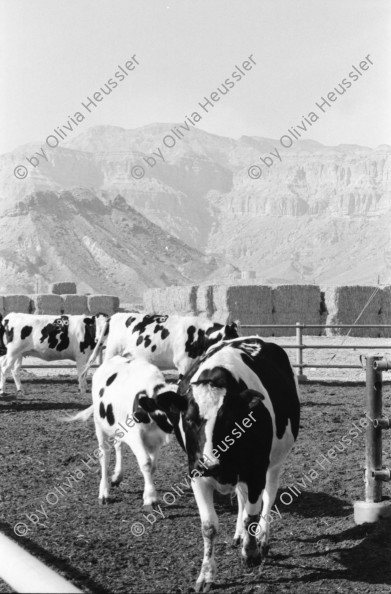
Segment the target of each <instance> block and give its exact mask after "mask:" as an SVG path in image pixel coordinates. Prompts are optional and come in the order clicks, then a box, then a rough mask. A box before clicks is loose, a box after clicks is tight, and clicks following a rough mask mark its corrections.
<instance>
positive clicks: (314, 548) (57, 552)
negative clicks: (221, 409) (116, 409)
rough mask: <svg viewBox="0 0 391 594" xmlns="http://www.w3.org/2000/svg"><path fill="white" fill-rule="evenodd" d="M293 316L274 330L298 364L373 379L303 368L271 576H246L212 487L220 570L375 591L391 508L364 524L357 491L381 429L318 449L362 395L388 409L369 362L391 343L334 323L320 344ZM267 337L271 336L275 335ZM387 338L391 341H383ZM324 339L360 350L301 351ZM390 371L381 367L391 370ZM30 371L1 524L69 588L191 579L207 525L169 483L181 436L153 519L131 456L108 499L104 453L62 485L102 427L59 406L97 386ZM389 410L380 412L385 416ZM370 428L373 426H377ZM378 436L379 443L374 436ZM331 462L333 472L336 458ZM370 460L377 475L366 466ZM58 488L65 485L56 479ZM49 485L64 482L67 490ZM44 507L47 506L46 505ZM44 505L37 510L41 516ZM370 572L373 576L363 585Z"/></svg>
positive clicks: (234, 585) (348, 423) (263, 585)
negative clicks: (340, 358) (319, 379)
mask: <svg viewBox="0 0 391 594" xmlns="http://www.w3.org/2000/svg"><path fill="white" fill-rule="evenodd" d="M285 327H288V326H283V325H280V326H277V327H276V328H277V329H278V330H281V329H283V328H285ZM354 327H357V326H356V325H355V326H354ZM365 327H369V328H372V327H373V326H369V325H368V326H363V328H364V329H365ZM376 327H379V328H382V329H383V330H384V329H389V328H391V326H384V325H383V326H376ZM293 328H294V329H295V336H291V337H289V338H290V339H291V340H292V342H289V340H288V339H287V338H286V337H284V336H278V337H276V342H277V341H279V342H280V344H281V346H284V347H285V348H286V349H292V350H293V349H296V352H295V354H296V357H295V359H294V360H293V358H292V361H294V367H295V368H296V369H297V370H298V372H299V374H300V372H301V375H304V373H305V372H306V371H307V370H309V369H310V368H313V367H319V368H327V369H330V370H333V369H334V370H338V369H342V370H348V369H352V371H355V372H357V375H359V377H360V382H361V383H362V384H363V382H364V380H365V371H364V367H366V369H367V371H366V377H367V387H366V388H365V392H364V386H362V387H361V388H358V387H357V386H349V385H346V384H344V385H339V384H336V383H335V382H334V383H333V381H330V382H329V383H328V384H327V385H326V384H324V383H323V385H321V384H316V382H312V381H310V382H306V381H305V378H303V377H302V378H301V379H302V380H304V381H303V387H302V397H303V408H302V411H303V425H302V428H301V429H300V433H299V440H298V443H297V447H296V446H295V453H294V456H293V457H292V460H291V462H290V464H289V465H287V467H286V469H285V470H284V474H283V480H282V489H281V490H280V491H279V493H278V495H277V500H276V501H277V505H278V508H279V511H280V513H281V518H276V520H275V522H274V523H273V524H272V538H273V542H272V552H271V556H270V558H268V560H267V562H266V564H265V567H264V569H263V573H262V576H257V575H254V574H248V575H245V576H243V574H242V570H241V568H240V564H239V562H238V559H237V551H236V550H231V546H230V544H228V543H230V542H231V538H232V534H233V527H234V526H233V516H234V514H235V512H236V501H235V500H234V501H228V500H226V499H223V496H219V497H217V507H218V510H219V516H220V517H221V535H220V538H219V547H220V565H221V568H222V571H221V576H222V579H221V582H220V584H219V587H220V588H223V589H224V591H226V592H227V593H228V594H236V592H238V591H239V589H238V588H239V584H240V591H249V592H250V591H255V590H251V589H252V588H255V587H256V588H257V591H259V592H260V594H262V593H264V592H265V594H266V592H269V591H275V592H278V593H283V592H286V591H288V590H289V588H288V590H287V584H288V583H291V582H292V583H293V584H294V586H295V587H297V588H298V589H300V592H303V593H305V594H311V593H312V592H313V591H319V592H326V591H330V583H332V584H333V585H334V586H335V588H336V589H337V587H338V589H339V590H338V591H342V592H345V591H346V592H349V591H353V590H351V589H349V588H355V589H354V591H355V592H357V593H358V594H364V593H365V592H374V591H376V592H380V593H382V594H385V593H386V592H387V591H389V590H387V589H386V588H388V587H389V585H390V584H391V568H390V569H388V565H387V566H386V565H385V563H386V559H387V554H388V553H389V550H390V546H391V542H390V536H389V535H391V531H390V527H391V526H390V521H391V520H387V518H386V519H385V520H384V521H382V522H376V523H374V524H373V525H371V526H370V527H369V528H368V526H369V525H368V524H363V525H357V526H355V527H352V524H353V504H354V503H355V502H356V501H358V500H359V499H360V495H361V494H362V493H361V492H362V490H363V481H362V470H363V466H364V464H365V465H367V460H368V458H367V460H365V456H364V452H365V449H366V448H368V447H370V448H372V446H368V445H367V444H368V435H370V433H371V432H370V430H372V429H371V428H370V427H367V428H366V429H365V430H363V431H362V433H359V434H358V435H357V437H356V436H354V435H352V433H349V435H350V437H351V444H350V445H349V446H348V447H346V449H345V451H344V453H343V454H338V453H337V456H336V457H335V456H334V459H330V460H328V461H325V459H323V458H321V456H324V455H327V452H328V451H330V450H331V449H332V448H333V447H334V446H335V442H336V441H337V440H338V439H339V438H341V437H342V435H343V436H344V437H345V436H346V435H348V430H350V431H352V430H353V426H354V425H353V422H356V423H357V424H358V425H359V418H360V415H361V414H362V409H363V408H365V409H366V410H367V411H369V414H370V416H371V417H372V418H373V419H377V418H380V419H382V414H381V413H382V411H381V410H380V412H379V409H378V408H377V411H372V409H371V408H369V405H368V404H367V402H368V400H367V399H368V398H369V394H370V391H373V390H376V393H377V395H379V394H381V392H382V391H381V389H380V390H379V384H378V383H377V382H378V380H379V369H377V370H373V366H371V364H370V361H372V362H377V361H383V360H385V359H386V358H385V357H383V356H380V355H379V354H378V353H379V352H380V351H381V350H383V352H384V350H385V349H386V351H385V352H387V350H388V352H389V348H390V344H391V341H389V340H388V339H387V338H383V339H381V338H378V339H376V341H377V344H370V343H371V340H370V339H365V338H360V339H358V338H356V339H355V340H356V341H357V344H356V345H355V346H354V345H348V344H346V342H347V340H346V339H347V338H348V337H346V336H338V337H333V340H334V341H337V343H340V344H330V343H331V339H330V338H329V337H327V336H322V337H311V339H312V340H316V341H318V342H319V345H318V346H317V345H314V344H310V342H311V341H310V337H307V336H306V335H305V328H306V325H305V324H300V323H298V324H296V325H293V326H292V325H290V326H289V329H290V330H292V329H293ZM323 328H324V326H322V329H323ZM334 328H342V329H345V328H346V329H347V330H348V329H349V328H351V326H346V325H344V326H342V327H340V326H336V325H333V326H331V329H334ZM243 329H244V330H246V331H247V330H248V331H251V333H252V331H253V330H254V331H256V330H257V329H258V330H259V331H260V332H261V331H262V326H255V325H251V326H250V325H248V326H247V325H243ZM265 340H267V341H274V337H271V336H270V337H267V338H266V339H265ZM293 341H294V342H293ZM387 342H388V343H390V344H389V345H387ZM317 349H319V350H317ZM327 349H330V350H331V351H333V352H338V353H341V354H342V353H345V352H347V351H348V350H349V349H350V350H352V351H353V352H352V354H353V356H354V357H356V358H357V363H356V364H353V363H346V362H344V363H336V362H335V359H333V360H330V361H329V362H328V363H326V362H324V363H323V362H322V363H319V361H318V363H319V365H318V364H317V362H316V361H315V362H313V363H312V362H311V360H310V358H309V357H308V358H304V355H305V353H306V351H310V352H311V351H312V350H313V351H314V352H316V351H317V352H318V353H319V354H321V357H322V358H323V359H326V360H327V359H328V357H329V356H330V355H329V354H328V350H327ZM374 349H375V350H376V355H374V356H373V357H371V356H368V352H366V353H365V354H364V353H363V351H369V350H370V351H372V350H374ZM359 353H360V355H363V356H364V357H365V360H366V365H365V366H364V365H363V363H362V362H361V363H360V360H359V357H358V354H359ZM299 355H301V357H300V358H299ZM25 367H26V368H38V367H41V368H42V369H44V368H48V369H50V368H65V369H68V368H75V366H74V365H61V366H60V365H54V364H53V365H51V364H50V365H26V366H25ZM95 367H97V366H95ZM368 369H371V371H368ZM372 370H373V371H372ZM381 371H382V372H383V375H384V376H385V375H386V374H385V373H384V372H385V371H387V370H386V369H384V370H381ZM380 375H381V374H380ZM52 377H53V376H52ZM382 379H383V378H382ZM26 383H29V390H28V391H27V394H26V395H25V396H23V397H20V399H17V400H16V401H12V400H4V402H3V403H1V409H2V410H1V412H2V413H3V415H4V417H3V418H4V444H6V445H5V448H4V461H5V462H6V467H7V472H8V473H9V484H7V485H4V488H3V489H2V493H1V497H0V511H1V512H4V513H5V514H6V521H5V522H4V528H2V529H3V530H4V532H5V534H6V535H7V536H8V537H9V538H12V540H13V541H15V535H16V540H17V541H19V542H20V543H21V545H22V546H23V547H24V548H25V549H27V550H28V551H30V553H31V554H32V555H33V556H34V557H38V558H40V559H41V560H42V561H43V562H44V563H45V565H47V566H49V567H51V568H52V569H53V570H54V571H55V572H56V573H59V574H60V576H63V578H64V579H66V580H67V581H68V582H71V583H74V584H75V586H74V588H75V589H74V591H84V592H94V593H97V594H112V593H113V592H116V594H125V592H133V593H136V592H144V593H145V594H147V593H150V592H154V593H155V594H162V593H163V592H174V591H176V592H178V591H179V592H180V591H184V589H185V587H186V584H187V583H188V581H189V580H193V579H194V574H195V571H196V568H195V566H198V564H199V559H198V557H199V556H200V538H199V525H198V516H197V513H196V511H195V508H194V502H193V498H192V496H191V492H188V491H187V490H186V489H185V491H184V493H183V494H182V495H181V496H178V495H174V493H176V491H175V488H176V487H174V485H177V484H178V482H177V481H180V480H181V479H182V477H183V476H184V475H185V472H186V465H185V462H184V461H183V459H182V452H181V451H180V450H179V448H178V447H177V446H176V444H175V443H173V444H170V445H169V446H168V450H167V452H166V455H165V456H163V460H162V464H161V466H160V467H159V468H158V471H157V482H158V483H159V487H160V490H161V492H162V493H163V492H166V493H172V497H171V498H173V497H174V498H175V497H176V500H175V501H174V503H173V505H172V506H171V505H166V506H164V507H163V506H162V508H161V510H162V513H163V514H164V515H163V516H162V517H161V518H160V517H159V518H158V519H157V520H156V521H155V523H154V525H153V526H152V525H149V524H148V521H146V520H145V516H143V514H142V511H141V510H140V505H139V498H140V493H141V489H142V482H141V477H140V474H139V470H138V467H137V465H136V464H135V463H134V460H132V459H131V458H130V457H129V458H128V459H127V460H126V461H125V466H126V476H127V479H126V480H125V481H124V482H123V484H122V485H121V487H119V488H118V489H116V491H115V495H114V500H113V502H112V504H111V505H110V506H103V507H98V505H97V497H98V477H97V476H96V474H95V470H96V469H95V467H93V466H91V468H90V469H87V470H86V468H87V467H84V466H83V470H84V476H83V477H82V478H80V479H78V480H76V478H75V479H74V483H73V486H72V487H67V486H65V485H66V483H65V481H67V480H68V477H72V476H75V477H76V474H75V473H76V468H79V467H80V465H81V464H84V463H86V461H87V460H88V456H89V455H90V454H91V452H92V451H93V449H94V447H96V443H95V442H96V438H95V435H94V433H93V429H92V427H91V426H89V425H88V426H83V427H80V426H79V427H76V426H73V425H71V424H65V425H64V424H61V423H59V422H58V421H57V420H56V416H57V414H59V413H61V414H64V413H66V414H67V412H70V411H73V412H77V411H78V410H80V409H81V408H83V407H85V406H88V404H89V403H90V399H89V398H88V397H84V398H81V399H80V397H79V395H78V393H77V388H76V385H75V382H74V381H70V379H69V377H68V378H67V379H64V380H62V381H61V382H58V383H57V382H56V381H54V382H53V379H51V380H45V381H41V380H39V381H36V380H34V381H32V382H26ZM387 384H388V382H387ZM381 387H382V388H383V385H382V386H381ZM389 390H390V388H389V385H386V382H384V392H385V394H384V396H387V397H388V396H389ZM386 392H387V393H386ZM360 393H362V397H361V396H360ZM64 395H65V397H64ZM378 401H379V398H378V396H377V402H378ZM384 403H386V401H385V402H384ZM377 406H378V405H377ZM372 412H373V413H374V416H372ZM385 421H386V419H382V421H381V422H380V424H379V426H380V425H381V424H384V423H385ZM375 430H376V431H377V434H378V433H379V429H376V428H375ZM320 432H321V433H322V439H321V442H320V441H319V434H320ZM54 440H55V441H54ZM340 443H341V442H340ZM369 443H371V442H369ZM64 444H66V447H64ZM376 447H377V451H378V449H379V443H377V446H376ZM338 451H340V450H338ZM367 456H368V454H367ZM83 461H84V462H83ZM321 463H322V464H323V465H324V469H323V468H322V467H321ZM379 464H380V466H379ZM309 468H311V469H316V470H317V471H318V473H319V476H318V477H317V478H316V479H314V480H313V482H312V483H311V482H310V481H307V476H308V474H309V470H308V469H309ZM367 468H368V466H367ZM329 469H330V470H331V472H328V471H329ZM370 469H371V470H370V472H372V469H373V470H377V471H381V470H382V461H381V462H380V463H379V460H378V461H377V462H376V467H375V466H371V467H370ZM366 472H367V476H369V474H370V473H368V470H367V471H366ZM306 481H307V482H306ZM307 483H308V484H307ZM382 483H383V481H382ZM303 484H305V488H303ZM377 484H378V483H377ZM64 487H65V488H64ZM376 488H377V492H378V487H376ZM56 489H58V490H57V491H56ZM61 489H62V490H63V491H64V495H63V496H61V495H60V493H59V491H60V490H61ZM284 489H285V490H284ZM290 489H291V490H290ZM190 491H191V490H190ZM53 492H55V493H58V495H59V496H58V501H57V500H56V498H55V496H54V495H52V493H53ZM296 493H297V495H296ZM377 497H379V495H377ZM380 497H381V496H380ZM355 507H356V506H355ZM41 509H42V510H43V511H42V513H41V512H40V510H41ZM37 510H38V511H37ZM43 512H45V513H46V514H47V517H46V518H45V517H44V516H43ZM38 514H39V517H40V522H38V523H34V521H33V520H37V519H38ZM355 519H356V518H355ZM135 520H136V523H138V524H140V523H144V524H145V533H144V534H143V535H142V536H139V537H136V536H134V535H132V533H131V530H130V528H131V526H132V522H134V521H135ZM365 521H366V522H367V521H368V520H365ZM358 524H360V523H358ZM20 525H23V526H24V529H25V530H26V535H24V534H18V532H17V528H18V527H19V526H20ZM184 534H186V537H185V536H184ZM383 543H384V544H383ZM388 543H389V544H388ZM107 550H110V551H115V554H114V555H110V558H108V556H107ZM223 553H224V554H223ZM189 559H191V561H190V562H189ZM193 559H195V561H193ZM119 568H120V569H119ZM239 580H240V581H239ZM376 580H377V581H376ZM45 581H46V578H45ZM326 585H327V588H326ZM242 586H243V587H242ZM368 586H369V588H376V590H375V589H368ZM341 588H342V589H341ZM78 589H79V590H78ZM19 591H22V590H19ZM41 591H42V590H41ZM51 591H54V589H53V588H52V589H51ZM60 591H61V590H60ZM69 591H71V590H69ZM0 592H8V590H6V589H5V587H3V588H2V584H1V580H0Z"/></svg>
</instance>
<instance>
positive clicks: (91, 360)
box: [80, 318, 110, 382]
mask: <svg viewBox="0 0 391 594" xmlns="http://www.w3.org/2000/svg"><path fill="white" fill-rule="evenodd" d="M109 323H110V318H107V320H106V322H105V324H104V326H103V328H102V332H101V333H100V336H99V338H98V342H97V343H96V345H95V348H94V350H93V351H92V353H91V355H90V357H89V359H88V361H87V364H86V366H85V367H84V369H83V371H82V372H81V374H80V381H81V382H84V381H85V379H86V377H87V373H88V370H89V368H90V367H91V365H92V364H93V363H94V361H95V359H96V358H97V356H98V353H99V351H100V349H101V347H102V343H103V340H104V337H105V334H106V330H107V328H108V326H109Z"/></svg>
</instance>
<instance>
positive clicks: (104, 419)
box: [70, 355, 179, 511]
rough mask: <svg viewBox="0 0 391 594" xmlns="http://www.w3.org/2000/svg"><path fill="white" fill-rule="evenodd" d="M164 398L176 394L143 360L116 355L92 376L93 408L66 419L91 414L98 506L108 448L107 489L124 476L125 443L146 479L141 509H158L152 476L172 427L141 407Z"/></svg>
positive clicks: (161, 415)
mask: <svg viewBox="0 0 391 594" xmlns="http://www.w3.org/2000/svg"><path fill="white" fill-rule="evenodd" d="M162 394H164V395H165V397H170V396H175V392H174V391H172V390H171V388H170V386H169V385H168V384H166V383H165V380H164V376H163V374H162V372H161V371H160V370H159V369H158V368H157V367H156V366H155V365H152V364H151V363H149V362H148V361H146V360H145V359H141V358H139V359H133V360H132V359H130V358H126V357H121V356H118V355H117V356H115V357H113V358H111V359H109V360H107V361H105V362H104V363H103V364H102V365H101V366H100V367H99V369H98V370H97V371H96V373H95V374H94V376H93V379H92V402H93V403H92V405H91V406H90V407H89V408H87V409H86V410H84V411H82V412H81V413H78V414H77V415H75V416H74V417H73V418H72V419H70V420H71V421H73V420H84V421H85V420H87V418H88V417H89V416H91V414H92V413H93V414H94V421H95V430H96V435H97V438H98V443H99V448H97V449H96V450H95V452H94V456H96V457H97V458H99V459H100V464H101V470H102V477H101V482H100V487H99V500H100V502H101V503H106V502H107V501H108V499H109V489H110V481H109V477H108V465H109V460H110V449H111V446H112V445H113V446H114V447H115V452H116V464H115V469H114V474H113V476H112V477H111V485H118V484H119V483H120V482H121V480H122V476H123V472H122V444H123V443H126V444H128V446H129V447H130V448H131V450H132V451H133V453H134V455H135V456H136V458H137V462H138V465H139V467H140V470H141V472H142V474H143V476H144V481H145V482H144V495H143V502H144V509H146V510H148V511H151V510H152V508H153V507H154V506H156V505H157V492H156V489H155V485H154V483H153V474H154V472H155V470H156V464H157V458H158V454H159V450H160V448H161V446H162V445H164V444H166V443H168V440H169V434H170V433H171V432H172V431H173V429H174V427H173V424H172V423H171V422H170V421H169V420H168V417H167V415H166V414H165V413H163V412H162V411H159V410H154V411H149V412H148V411H146V410H145V409H144V408H143V407H142V406H141V403H142V402H143V401H144V400H147V401H151V402H154V398H156V397H158V396H159V395H162ZM155 409H156V407H155ZM178 418H179V415H178ZM177 421H178V419H177ZM107 446H108V447H107Z"/></svg>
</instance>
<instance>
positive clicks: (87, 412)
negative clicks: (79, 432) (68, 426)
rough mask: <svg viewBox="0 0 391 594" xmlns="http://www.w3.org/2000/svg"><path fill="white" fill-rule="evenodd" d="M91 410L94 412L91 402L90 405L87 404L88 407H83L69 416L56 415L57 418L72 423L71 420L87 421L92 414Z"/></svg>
mask: <svg viewBox="0 0 391 594" xmlns="http://www.w3.org/2000/svg"><path fill="white" fill-rule="evenodd" d="M93 412H94V405H93V404H91V406H89V407H88V408H85V409H84V410H81V411H80V412H78V413H77V414H76V415H73V417H70V416H66V417H58V420H59V421H65V422H67V423H72V422H73V421H83V422H84V423H85V422H86V421H88V419H89V418H90V416H91V415H92V413H93Z"/></svg>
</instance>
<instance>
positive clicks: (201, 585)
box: [194, 580, 213, 592]
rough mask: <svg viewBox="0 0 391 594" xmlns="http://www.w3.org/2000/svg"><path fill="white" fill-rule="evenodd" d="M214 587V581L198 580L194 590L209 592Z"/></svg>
mask: <svg viewBox="0 0 391 594" xmlns="http://www.w3.org/2000/svg"><path fill="white" fill-rule="evenodd" d="M212 588H213V582H207V581H206V580H200V581H197V582H196V584H195V586H194V592H209V591H210V590H211V589H212Z"/></svg>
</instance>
